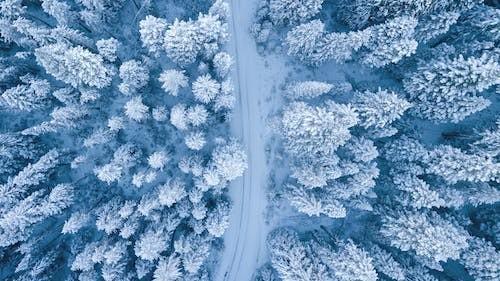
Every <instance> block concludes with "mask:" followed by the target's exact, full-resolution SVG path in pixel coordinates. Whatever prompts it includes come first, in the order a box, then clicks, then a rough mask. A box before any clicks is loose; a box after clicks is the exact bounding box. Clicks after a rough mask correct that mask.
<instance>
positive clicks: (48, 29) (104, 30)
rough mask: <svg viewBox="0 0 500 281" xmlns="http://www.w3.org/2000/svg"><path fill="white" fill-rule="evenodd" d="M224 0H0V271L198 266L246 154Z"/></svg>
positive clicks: (121, 276) (125, 273) (212, 254)
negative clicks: (238, 130) (237, 126)
mask: <svg viewBox="0 0 500 281" xmlns="http://www.w3.org/2000/svg"><path fill="white" fill-rule="evenodd" d="M229 13H230V11H229V5H228V3H225V2H224V1H215V2H213V3H211V2H210V1H138V0H131V1H124V0H118V1H116V0H98V1H88V0H75V1H72V0H71V1H64V0H43V1H21V0H3V1H1V2H0V35H1V37H0V38H1V41H0V44H1V59H0V68H1V76H0V90H1V95H0V110H1V113H0V114H1V120H2V121H1V134H0V158H1V160H0V177H1V178H0V183H1V185H0V202H1V203H0V261H1V270H0V279H1V280H81V281H83V280H89V281H90V280H158V281H159V280H207V279H208V278H209V277H208V274H209V271H210V268H211V267H212V264H214V263H215V261H216V257H217V254H216V252H217V251H218V250H220V248H221V247H222V246H221V245H222V242H221V236H222V235H223V233H224V231H225V229H226V228H227V227H228V217H229V212H230V210H231V201H230V200H229V198H228V197H227V195H226V190H227V185H228V183H229V182H231V181H232V180H234V179H236V178H238V177H240V176H241V175H242V174H243V172H244V170H245V169H246V167H247V164H246V157H247V156H246V154H245V152H244V150H243V148H242V146H241V144H240V143H239V142H238V140H235V139H233V138H232V137H231V135H230V134H229V133H228V132H229V127H228V120H229V119H230V117H231V110H232V108H233V106H234V104H235V97H236V96H235V91H234V86H233V82H232V80H231V75H230V69H231V67H232V65H233V63H234V60H233V57H232V56H231V55H230V54H229V53H228V52H226V50H225V45H226V43H227V41H228V40H229V38H230V36H231V34H229V32H228V17H229V15H230V14H229Z"/></svg>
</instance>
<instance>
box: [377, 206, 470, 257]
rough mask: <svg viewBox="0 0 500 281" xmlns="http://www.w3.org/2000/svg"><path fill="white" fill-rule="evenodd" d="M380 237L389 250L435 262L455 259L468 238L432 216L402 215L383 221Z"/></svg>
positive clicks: (434, 214)
mask: <svg viewBox="0 0 500 281" xmlns="http://www.w3.org/2000/svg"><path fill="white" fill-rule="evenodd" d="M383 223H384V224H383V226H382V229H381V231H380V232H381V233H382V235H383V236H385V237H386V238H388V239H389V241H390V244H391V246H394V247H397V248H399V249H400V250H402V251H411V250H412V251H415V253H416V254H417V255H418V256H422V257H424V258H428V259H431V260H434V261H436V262H440V261H447V260H448V259H458V258H459V256H460V254H461V253H462V252H463V251H464V250H465V249H466V248H467V247H468V243H467V241H468V239H469V235H468V234H467V232H466V231H465V230H463V229H461V228H460V227H458V226H456V225H454V224H453V223H451V222H449V221H447V220H445V219H443V218H441V217H440V216H439V215H438V214H436V213H434V212H425V213H422V212H404V213H398V214H397V217H392V216H385V217H384V218H383Z"/></svg>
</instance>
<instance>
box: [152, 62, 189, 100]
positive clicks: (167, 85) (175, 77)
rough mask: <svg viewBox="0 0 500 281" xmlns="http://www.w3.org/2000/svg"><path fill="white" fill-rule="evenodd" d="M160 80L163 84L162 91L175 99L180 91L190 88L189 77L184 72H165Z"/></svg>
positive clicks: (171, 70)
mask: <svg viewBox="0 0 500 281" xmlns="http://www.w3.org/2000/svg"><path fill="white" fill-rule="evenodd" d="M158 80H159V81H160V82H161V83H162V85H161V87H162V89H163V90H165V92H167V93H168V94H170V95H172V96H174V97H176V96H177V95H178V93H179V90H180V89H182V88H185V87H187V86H188V77H187V76H186V74H184V71H182V70H175V69H169V70H165V71H163V72H162V73H161V74H160V78H159V79H158Z"/></svg>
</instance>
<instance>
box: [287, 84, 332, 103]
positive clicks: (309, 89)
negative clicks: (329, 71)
mask: <svg viewBox="0 0 500 281" xmlns="http://www.w3.org/2000/svg"><path fill="white" fill-rule="evenodd" d="M332 89H333V85H332V84H329V83H325V82H319V81H301V82H295V83H291V84H289V85H288V86H287V87H286V96H287V97H289V98H290V99H294V100H296V99H311V98H316V97H319V96H321V95H324V94H327V93H329V92H330V91H331V90H332Z"/></svg>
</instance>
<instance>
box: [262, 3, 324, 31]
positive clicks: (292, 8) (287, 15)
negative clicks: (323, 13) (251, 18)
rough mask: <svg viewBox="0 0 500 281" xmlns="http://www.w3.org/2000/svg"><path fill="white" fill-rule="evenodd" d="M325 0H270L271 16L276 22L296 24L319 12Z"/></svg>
mask: <svg viewBox="0 0 500 281" xmlns="http://www.w3.org/2000/svg"><path fill="white" fill-rule="evenodd" d="M323 1H324V0H269V17H270V18H271V21H272V22H273V23H274V24H277V25H279V24H290V25H292V24H296V23H301V22H304V21H307V20H309V19H310V18H312V17H314V16H315V15H316V14H318V13H319V11H320V10H321V6H322V4H323Z"/></svg>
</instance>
